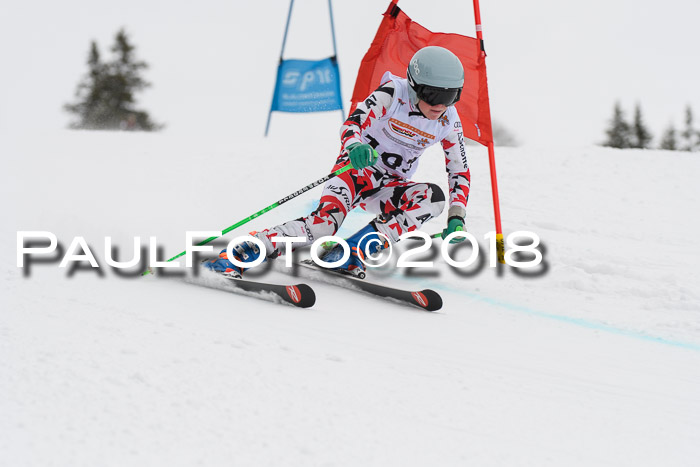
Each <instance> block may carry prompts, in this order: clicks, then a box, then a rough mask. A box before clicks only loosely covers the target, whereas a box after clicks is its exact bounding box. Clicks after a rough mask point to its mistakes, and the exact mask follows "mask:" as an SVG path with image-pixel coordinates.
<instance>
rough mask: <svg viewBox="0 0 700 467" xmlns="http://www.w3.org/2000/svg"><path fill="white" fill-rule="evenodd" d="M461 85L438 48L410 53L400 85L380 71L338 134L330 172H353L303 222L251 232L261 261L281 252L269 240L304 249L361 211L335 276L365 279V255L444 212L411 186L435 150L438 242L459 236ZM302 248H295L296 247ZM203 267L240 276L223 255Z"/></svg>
mask: <svg viewBox="0 0 700 467" xmlns="http://www.w3.org/2000/svg"><path fill="white" fill-rule="evenodd" d="M463 84H464V70H463V68H462V64H461V63H460V61H459V59H458V58H457V57H456V56H455V55H454V54H453V53H452V52H450V51H449V50H447V49H445V48H442V47H434V46H429V47H425V48H422V49H420V50H419V51H418V52H416V54H415V55H414V56H413V58H411V61H410V62H409V65H408V69H407V78H400V77H398V76H395V75H393V74H391V73H390V72H386V73H385V74H384V76H383V77H382V81H381V85H380V86H379V88H377V89H376V90H375V91H374V92H373V93H372V94H371V95H370V96H369V97H367V99H365V100H364V102H361V103H359V104H358V106H357V108H356V109H355V111H354V112H352V114H351V115H350V117H349V118H348V119H347V120H346V121H345V123H344V124H343V125H342V127H341V129H340V137H341V144H342V146H341V150H340V155H339V157H338V159H337V160H336V164H335V167H334V168H333V171H335V170H337V169H339V168H341V167H344V166H345V165H347V164H348V163H350V164H352V167H353V168H352V169H350V170H348V171H346V172H344V173H342V174H341V175H338V176H336V177H334V178H332V179H330V180H329V181H328V182H327V184H326V185H325V187H324V189H323V193H322V195H321V200H320V203H319V205H318V207H317V208H316V209H315V210H314V211H313V212H312V213H311V214H309V215H308V216H307V217H302V218H300V219H296V220H291V221H289V222H286V223H284V224H281V225H278V226H275V227H272V228H270V229H267V230H263V231H262V232H257V233H254V236H255V237H256V238H257V239H259V240H260V241H261V242H262V244H263V245H264V246H265V251H266V253H267V257H268V258H276V257H278V256H279V255H280V254H281V252H282V250H284V248H285V246H284V243H278V244H275V243H273V240H274V239H275V237H303V238H305V239H307V242H306V243H305V244H306V245H308V244H311V243H313V241H314V240H315V239H317V238H320V237H323V236H327V235H334V234H335V233H336V232H337V231H338V228H339V227H340V225H341V224H342V223H343V220H344V219H345V217H346V216H347V214H348V212H350V211H351V210H353V209H354V208H356V207H360V208H362V209H364V210H365V211H369V212H373V213H376V214H377V217H376V218H375V219H374V220H372V221H371V222H370V223H369V224H367V225H366V226H365V227H364V228H362V229H361V230H360V231H358V232H357V233H355V234H354V235H352V236H350V237H349V238H347V239H346V242H347V244H348V246H350V251H351V254H350V257H349V258H348V260H347V261H346V262H345V263H344V264H343V265H342V266H340V267H338V268H336V270H337V271H338V272H342V273H348V274H351V275H354V276H359V277H364V271H365V264H364V263H363V261H362V260H363V259H364V257H365V256H366V255H368V254H374V253H376V252H378V251H381V250H382V249H383V248H386V247H388V244H387V242H386V239H389V241H391V242H392V243H394V242H397V241H398V240H399V237H400V236H401V235H402V234H404V233H406V232H411V231H413V230H416V229H419V228H420V227H421V226H422V225H423V224H424V223H425V222H426V221H428V220H429V219H431V218H433V217H435V216H438V215H439V214H440V213H441V212H442V210H443V209H444V206H445V194H444V193H443V191H442V190H441V189H440V187H439V186H437V185H435V184H432V183H420V182H414V181H411V180H410V177H411V176H412V175H413V174H414V173H415V171H416V169H417V168H418V159H419V157H420V156H421V155H422V154H423V152H424V151H425V149H426V148H427V147H428V146H432V145H433V144H437V143H440V144H441V145H442V149H443V150H444V152H445V165H446V169H447V174H448V182H449V188H450V190H449V209H448V220H447V226H446V228H445V229H444V230H443V232H442V238H443V239H444V238H445V237H446V236H447V235H449V234H450V233H452V232H456V231H461V230H464V217H465V214H466V211H465V208H466V206H467V199H468V196H469V184H470V173H469V166H468V164H467V158H466V151H465V147H464V140H463V136H462V124H461V122H460V119H459V115H458V114H457V111H456V110H455V108H454V104H455V103H456V102H457V101H459V98H460V95H461V92H462V86H463ZM379 234H383V236H384V237H381V236H380V235H379ZM303 245H304V244H300V243H295V246H296V247H297V248H298V247H300V246H303ZM368 247H369V248H368ZM233 251H235V255H236V259H237V260H238V261H240V262H244V263H248V262H252V261H254V260H256V259H257V258H258V256H259V255H260V249H259V248H258V246H257V245H256V244H255V243H253V242H251V241H246V242H243V243H241V244H239V245H236V246H235V247H234V248H233ZM342 256H343V248H342V246H341V245H340V244H336V245H335V246H334V247H333V248H332V249H330V250H329V251H328V252H327V253H326V254H325V255H324V256H323V257H322V259H323V260H324V261H326V262H336V261H338V260H340V259H341V258H342ZM204 266H205V267H207V268H208V269H211V270H214V271H217V272H222V273H225V274H227V275H230V276H233V277H236V278H240V277H241V274H242V273H243V271H244V269H242V268H239V267H238V266H236V265H234V264H233V263H232V262H231V261H229V260H228V258H227V254H226V250H224V251H222V252H221V254H220V255H219V258H218V259H215V260H212V261H210V262H205V263H204Z"/></svg>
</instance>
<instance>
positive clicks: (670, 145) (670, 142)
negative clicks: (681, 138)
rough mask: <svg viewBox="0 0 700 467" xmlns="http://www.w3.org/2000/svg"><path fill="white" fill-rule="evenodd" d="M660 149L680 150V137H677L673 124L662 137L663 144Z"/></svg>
mask: <svg viewBox="0 0 700 467" xmlns="http://www.w3.org/2000/svg"><path fill="white" fill-rule="evenodd" d="M659 149H667V150H669V151H675V150H677V149H678V137H677V136H676V127H675V126H673V123H671V124H670V125H669V126H668V128H667V129H666V132H664V135H663V136H662V137H661V144H660V145H659Z"/></svg>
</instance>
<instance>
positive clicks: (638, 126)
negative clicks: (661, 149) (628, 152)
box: [631, 103, 652, 149]
mask: <svg viewBox="0 0 700 467" xmlns="http://www.w3.org/2000/svg"><path fill="white" fill-rule="evenodd" d="M651 140H652V135H651V133H650V132H649V130H648V129H647V127H646V125H645V124H644V120H643V118H642V108H641V106H640V105H639V103H637V105H636V106H635V107H634V123H633V124H632V144H631V147H633V148H639V149H646V148H648V147H649V143H651Z"/></svg>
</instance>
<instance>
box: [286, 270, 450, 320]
mask: <svg viewBox="0 0 700 467" xmlns="http://www.w3.org/2000/svg"><path fill="white" fill-rule="evenodd" d="M298 264H299V265H301V266H303V267H305V268H309V269H312V270H314V271H318V272H321V273H323V274H324V275H327V276H332V277H333V278H337V279H341V280H342V281H344V282H345V284H346V285H348V286H349V287H352V288H356V289H359V290H361V291H363V292H367V293H369V294H372V295H375V296H377V297H383V298H391V299H394V300H398V301H399V302H401V303H404V304H407V305H415V306H418V307H420V308H422V309H423V310H426V311H437V310H439V309H440V308H442V297H441V296H440V294H438V293H437V292H435V291H434V290H431V289H424V290H417V291H410V290H404V289H397V288H394V287H388V286H386V285H380V284H376V283H373V282H368V281H364V280H362V279H356V278H354V277H352V276H350V275H348V274H342V273H338V272H334V271H332V270H329V269H324V268H321V267H319V266H317V265H316V264H315V263H313V262H312V261H311V260H304V261H301V262H300V263H298ZM327 282H328V283H330V284H334V285H339V284H335V283H333V282H330V281H327Z"/></svg>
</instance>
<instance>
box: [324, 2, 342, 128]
mask: <svg viewBox="0 0 700 467" xmlns="http://www.w3.org/2000/svg"><path fill="white" fill-rule="evenodd" d="M328 13H329V14H330V17H331V38H332V39H333V61H334V62H335V63H336V65H337V64H338V50H337V49H336V47H335V27H334V26H333V5H331V0H328ZM337 70H338V97H339V98H340V116H341V118H342V119H343V122H344V121H345V110H344V109H343V93H342V92H341V89H340V66H339V65H338V66H337Z"/></svg>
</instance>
